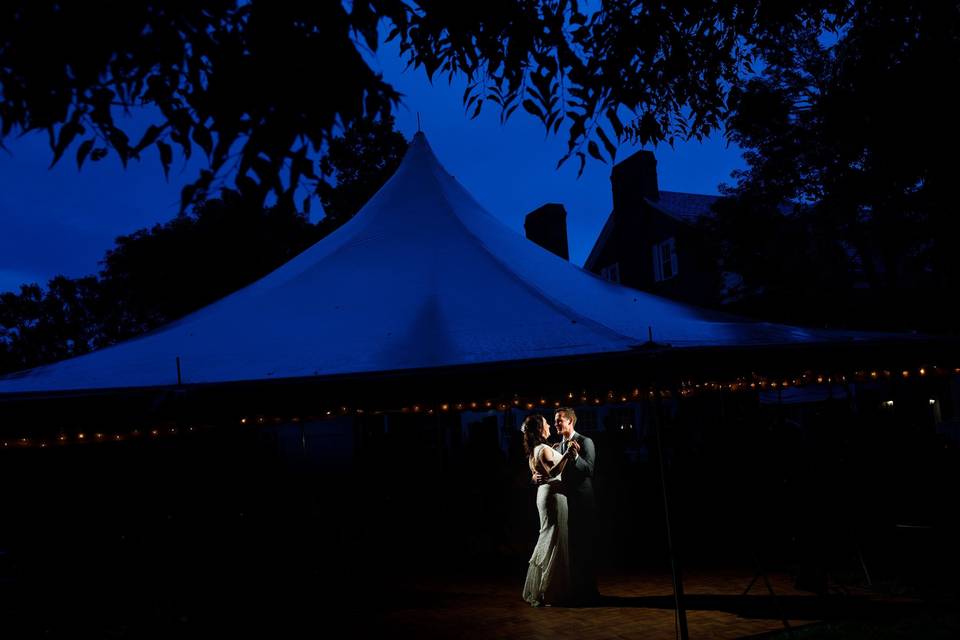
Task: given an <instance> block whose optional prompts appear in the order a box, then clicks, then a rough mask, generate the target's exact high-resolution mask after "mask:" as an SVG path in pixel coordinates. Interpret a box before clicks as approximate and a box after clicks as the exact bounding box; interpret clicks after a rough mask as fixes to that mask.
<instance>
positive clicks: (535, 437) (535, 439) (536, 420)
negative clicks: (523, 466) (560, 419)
mask: <svg viewBox="0 0 960 640" xmlns="http://www.w3.org/2000/svg"><path fill="white" fill-rule="evenodd" d="M546 421H547V419H546V418H544V417H543V416H542V415H540V414H539V413H531V414H530V415H528V416H527V417H526V418H524V420H523V426H522V427H520V430H521V431H523V452H524V453H525V454H527V457H528V458H529V457H530V456H532V455H533V450H534V449H536V448H537V445H538V444H543V443H544V442H546V440H544V438H543V434H542V433H541V431H542V430H543V426H542V424H543V423H544V422H546Z"/></svg>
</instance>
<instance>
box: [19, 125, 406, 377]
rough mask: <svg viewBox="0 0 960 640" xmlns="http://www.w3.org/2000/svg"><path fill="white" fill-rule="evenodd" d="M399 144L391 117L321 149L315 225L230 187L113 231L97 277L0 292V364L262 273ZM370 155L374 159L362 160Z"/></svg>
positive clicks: (141, 328) (131, 323)
mask: <svg viewBox="0 0 960 640" xmlns="http://www.w3.org/2000/svg"><path fill="white" fill-rule="evenodd" d="M405 149H406V141H405V140H404V138H403V136H402V135H401V134H400V133H398V132H397V131H395V130H394V129H393V119H392V118H387V119H386V120H382V121H376V122H361V123H357V124H356V125H355V126H354V127H352V128H351V129H349V130H348V131H346V132H344V134H343V135H341V136H338V137H336V138H334V139H333V141H332V142H331V144H330V148H329V152H328V154H327V155H326V156H325V157H324V159H323V161H322V163H321V167H320V175H322V176H324V183H323V184H324V187H323V189H322V190H321V192H320V193H321V197H320V202H321V204H322V205H323V207H324V213H325V216H324V217H323V218H322V219H321V220H320V221H319V222H318V223H316V224H313V223H311V222H310V221H309V220H308V218H307V217H306V216H305V215H303V214H301V213H299V212H298V211H297V210H296V209H294V208H291V207H290V206H289V205H288V204H284V203H278V204H276V205H274V206H271V207H266V208H265V207H263V205H262V204H261V202H260V201H259V200H258V199H256V198H249V197H246V196H245V195H244V194H243V193H240V192H237V191H235V190H230V189H226V190H223V192H222V193H221V195H220V197H218V198H214V199H209V200H206V201H204V202H201V203H198V204H196V205H195V206H193V207H191V209H190V210H189V212H187V213H185V214H181V215H179V216H177V217H176V218H174V219H173V220H171V221H169V222H167V223H165V224H157V225H155V226H154V227H152V228H149V229H141V230H139V231H137V232H135V233H132V234H130V235H127V236H121V237H119V238H117V240H116V242H115V245H114V247H113V248H112V249H110V250H109V251H107V253H106V255H105V256H104V258H103V260H101V262H100V265H101V269H100V272H99V274H98V275H97V276H86V277H82V278H67V277H64V276H57V277H55V278H53V279H52V280H51V281H50V282H49V283H48V284H47V286H46V288H44V287H41V286H40V285H38V284H26V285H23V286H22V287H21V288H20V291H19V292H18V293H12V292H11V293H4V294H0V371H13V370H18V369H24V368H28V367H33V366H36V365H40V364H44V363H48V362H53V361H56V360H60V359H63V358H67V357H71V356H76V355H81V354H84V353H87V352H89V351H92V350H93V349H97V348H100V347H104V346H107V345H110V344H114V343H116V342H118V341H121V340H124V339H127V338H130V337H132V336H135V335H138V334H141V333H143V332H145V331H149V330H150V329H153V328H155V327H158V326H160V325H162V324H165V323H167V322H169V321H171V320H174V319H176V318H179V317H181V316H183V315H185V314H187V313H190V312H191V311H194V310H196V309H199V308H201V307H203V306H205V305H208V304H210V303H211V302H214V301H215V300H217V299H219V298H222V297H223V296H225V295H227V294H229V293H231V292H233V291H235V290H237V289H239V288H241V287H243V286H245V285H247V284H250V283H252V282H254V281H256V280H257V279H259V278H261V277H263V276H264V275H266V274H267V273H269V272H270V271H272V270H273V269H275V268H277V267H279V266H280V265H282V264H283V263H285V262H287V261H288V260H290V259H291V258H293V257H294V256H295V255H297V254H298V253H300V252H301V251H303V250H304V249H306V248H307V247H309V246H310V245H312V244H314V243H315V242H317V241H318V240H320V239H321V238H323V237H324V236H326V235H327V234H329V233H330V232H332V231H334V230H335V229H336V228H337V227H339V226H340V225H341V224H343V223H344V222H346V221H347V220H349V219H350V218H351V217H352V216H353V215H354V214H355V213H356V212H357V211H358V210H359V209H360V208H361V207H362V206H363V205H364V204H365V203H366V201H367V200H368V199H369V198H370V197H371V196H372V195H373V194H374V193H376V191H377V190H378V189H379V188H380V187H381V186H382V184H383V183H384V182H385V181H386V179H387V177H389V176H390V175H391V174H392V173H393V171H394V169H395V168H396V165H397V163H398V162H399V160H400V158H401V157H402V154H403V151H404V150H405ZM373 157H375V158H376V160H375V161H374V160H373V159H372V158H373Z"/></svg>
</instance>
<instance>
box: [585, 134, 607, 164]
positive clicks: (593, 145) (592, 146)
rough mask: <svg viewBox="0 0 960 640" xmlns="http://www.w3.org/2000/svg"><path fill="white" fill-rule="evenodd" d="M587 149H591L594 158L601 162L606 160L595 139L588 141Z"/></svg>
mask: <svg viewBox="0 0 960 640" xmlns="http://www.w3.org/2000/svg"><path fill="white" fill-rule="evenodd" d="M587 151H589V152H590V155H592V156H593V157H594V158H596V159H597V160H599V161H600V162H604V163H605V162H606V160H605V159H604V158H603V156H602V155H601V154H600V146H599V145H598V144H597V142H596V141H595V140H591V141H590V142H588V143H587ZM581 171H582V170H581Z"/></svg>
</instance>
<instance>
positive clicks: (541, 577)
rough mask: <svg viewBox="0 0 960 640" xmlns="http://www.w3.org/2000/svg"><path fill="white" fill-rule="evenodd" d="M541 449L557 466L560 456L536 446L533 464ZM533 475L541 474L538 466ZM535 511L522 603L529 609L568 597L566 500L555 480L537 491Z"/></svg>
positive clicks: (538, 457) (550, 450) (542, 470)
mask: <svg viewBox="0 0 960 640" xmlns="http://www.w3.org/2000/svg"><path fill="white" fill-rule="evenodd" d="M541 447H546V448H547V453H546V455H549V456H551V457H552V458H553V460H554V462H555V463H557V462H560V458H561V456H560V454H559V453H557V452H556V451H554V450H553V449H551V448H549V447H547V445H543V444H541V445H537V448H536V449H534V451H533V460H534V461H536V460H539V459H540V455H541ZM537 471H539V472H540V473H545V469H543V468H542V467H541V465H539V464H538V465H537ZM537 511H538V512H539V513H540V536H539V537H538V538H537V544H536V546H534V548H533V554H532V555H531V556H530V565H529V567H528V568H527V579H526V581H525V582H524V585H523V599H524V600H526V601H527V602H529V603H530V604H533V605H545V604H556V603H562V602H563V601H565V600H567V599H568V598H569V596H570V561H569V557H570V555H569V547H568V542H567V496H565V495H564V494H563V493H561V491H560V478H559V477H557V478H555V479H553V480H551V481H550V482H548V483H545V484H541V485H540V486H539V487H538V488H537Z"/></svg>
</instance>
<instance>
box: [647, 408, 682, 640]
mask: <svg viewBox="0 0 960 640" xmlns="http://www.w3.org/2000/svg"><path fill="white" fill-rule="evenodd" d="M652 408H653V411H652V413H653V429H654V431H655V432H656V436H657V461H658V462H659V463H660V487H661V489H662V490H663V517H664V521H665V523H666V525H667V550H668V552H669V554H670V572H671V574H672V576H673V599H674V606H675V610H676V617H677V626H678V628H679V632H680V640H689V638H690V634H689V632H688V631H687V609H686V605H685V604H684V597H683V576H682V575H681V573H680V561H679V559H678V558H677V552H676V549H674V547H673V532H672V529H671V527H670V501H669V499H668V497H667V474H666V470H665V469H664V465H663V444H662V442H661V435H660V409H661V399H660V392H659V391H658V392H656V396H655V400H654V402H653V405H652Z"/></svg>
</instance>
